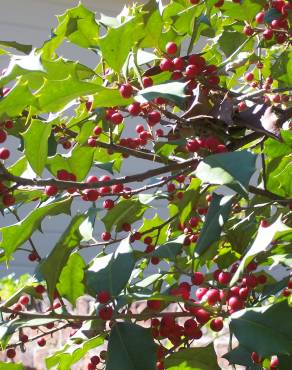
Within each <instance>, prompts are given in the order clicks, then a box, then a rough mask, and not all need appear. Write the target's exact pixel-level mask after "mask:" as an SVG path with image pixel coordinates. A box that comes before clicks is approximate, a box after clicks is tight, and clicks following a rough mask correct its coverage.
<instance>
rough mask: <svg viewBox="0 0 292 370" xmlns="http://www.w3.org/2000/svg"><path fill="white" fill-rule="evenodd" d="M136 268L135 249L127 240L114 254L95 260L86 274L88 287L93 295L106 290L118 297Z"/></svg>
mask: <svg viewBox="0 0 292 370" xmlns="http://www.w3.org/2000/svg"><path fill="white" fill-rule="evenodd" d="M134 266H135V258H134V254H133V249H132V247H131V245H130V243H129V238H127V239H124V240H123V241H122V242H121V243H120V245H119V247H118V248H117V249H116V251H115V252H114V253H112V254H109V255H106V256H104V257H97V258H95V259H93V261H92V263H91V264H90V267H89V268H88V270H87V273H86V280H87V285H86V286H87V288H88V289H89V290H90V292H91V294H92V295H96V294H97V293H99V292H101V291H104V290H106V291H108V292H109V293H110V294H111V296H112V297H116V296H117V295H118V294H119V293H120V292H121V291H122V289H124V287H125V286H126V284H127V283H128V281H129V279H130V276H131V273H132V270H133V268H134Z"/></svg>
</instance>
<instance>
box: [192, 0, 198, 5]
mask: <svg viewBox="0 0 292 370" xmlns="http://www.w3.org/2000/svg"><path fill="white" fill-rule="evenodd" d="M199 2H200V0H190V3H191V4H193V5H197V4H198V3H199Z"/></svg>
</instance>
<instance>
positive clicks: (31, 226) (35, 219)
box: [0, 198, 72, 260]
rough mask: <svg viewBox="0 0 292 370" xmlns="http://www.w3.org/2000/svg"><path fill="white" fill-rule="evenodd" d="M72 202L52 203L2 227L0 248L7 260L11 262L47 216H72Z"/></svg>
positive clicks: (0, 230)
mask: <svg viewBox="0 0 292 370" xmlns="http://www.w3.org/2000/svg"><path fill="white" fill-rule="evenodd" d="M71 202H72V199H71V198H66V199H62V200H59V201H55V202H52V203H45V204H43V205H42V206H40V207H38V208H35V209H34V210H33V211H31V213H29V214H28V215H27V216H26V217H25V218H24V219H23V220H22V221H20V222H18V223H17V224H15V225H11V226H5V227H2V228H1V229H0V233H1V236H2V240H1V243H0V248H2V249H3V250H4V252H5V257H6V260H9V259H10V258H11V256H12V254H13V252H14V251H15V250H16V249H17V248H18V247H20V246H21V245H22V244H23V243H24V242H25V241H27V240H28V239H29V238H30V236H31V235H32V233H33V232H34V231H35V230H36V229H38V228H39V227H40V225H41V223H42V220H43V219H44V218H45V217H46V216H55V215H58V214H60V213H65V214H70V207H71Z"/></svg>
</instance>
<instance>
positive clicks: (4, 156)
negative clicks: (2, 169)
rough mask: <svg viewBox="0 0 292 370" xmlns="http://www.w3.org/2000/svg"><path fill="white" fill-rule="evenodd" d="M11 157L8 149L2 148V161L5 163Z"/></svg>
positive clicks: (0, 156) (0, 155) (0, 154)
mask: <svg viewBox="0 0 292 370" xmlns="http://www.w3.org/2000/svg"><path fill="white" fill-rule="evenodd" d="M9 156H10V151H9V150H8V149H7V148H1V149H0V159H2V160H3V161H5V160H6V159H8V158H9Z"/></svg>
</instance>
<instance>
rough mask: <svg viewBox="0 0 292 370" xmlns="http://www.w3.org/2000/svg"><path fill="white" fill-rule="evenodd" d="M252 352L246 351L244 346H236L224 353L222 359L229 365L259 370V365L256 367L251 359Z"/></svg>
mask: <svg viewBox="0 0 292 370" xmlns="http://www.w3.org/2000/svg"><path fill="white" fill-rule="evenodd" d="M252 352H253V351H250V350H248V349H246V348H245V347H244V346H241V345H240V346H238V347H236V348H234V349H233V350H231V351H230V352H228V353H226V354H225V355H224V356H222V357H224V358H226V360H228V361H229V363H230V364H237V365H242V366H248V368H249V369H250V370H261V367H260V366H259V365H256V364H255V363H254V362H253V361H252V359H251V354H252Z"/></svg>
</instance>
